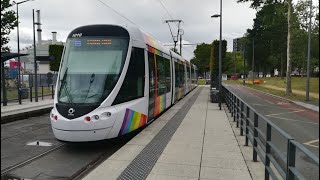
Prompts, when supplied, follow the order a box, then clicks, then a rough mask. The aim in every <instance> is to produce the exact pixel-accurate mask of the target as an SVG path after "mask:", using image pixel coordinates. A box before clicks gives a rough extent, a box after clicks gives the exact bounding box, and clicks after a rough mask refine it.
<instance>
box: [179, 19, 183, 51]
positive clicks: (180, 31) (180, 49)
mask: <svg viewBox="0 0 320 180" xmlns="http://www.w3.org/2000/svg"><path fill="white" fill-rule="evenodd" d="M180 22H181V21H179V30H178V34H180V56H182V32H181V31H180V30H181V29H180Z"/></svg>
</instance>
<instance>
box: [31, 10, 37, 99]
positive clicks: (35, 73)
mask: <svg viewBox="0 0 320 180" xmlns="http://www.w3.org/2000/svg"><path fill="white" fill-rule="evenodd" d="M32 20H33V56H34V86H35V87H34V92H35V97H34V98H35V102H38V78H37V54H36V52H37V51H36V34H35V22H34V9H32Z"/></svg>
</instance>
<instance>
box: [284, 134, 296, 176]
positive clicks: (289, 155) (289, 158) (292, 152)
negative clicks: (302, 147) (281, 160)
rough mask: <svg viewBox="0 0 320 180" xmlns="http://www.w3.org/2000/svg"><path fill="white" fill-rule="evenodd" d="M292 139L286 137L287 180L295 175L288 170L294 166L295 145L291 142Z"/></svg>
mask: <svg viewBox="0 0 320 180" xmlns="http://www.w3.org/2000/svg"><path fill="white" fill-rule="evenodd" d="M292 141H293V140H292V139H288V145H287V146H288V147H287V152H288V153H287V173H286V175H287V177H286V179H288V180H293V179H294V177H295V175H294V174H293V173H292V171H291V170H290V167H295V166H296V146H295V145H294V144H292Z"/></svg>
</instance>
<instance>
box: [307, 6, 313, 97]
mask: <svg viewBox="0 0 320 180" xmlns="http://www.w3.org/2000/svg"><path fill="white" fill-rule="evenodd" d="M309 16H310V17H309V28H308V61H307V84H306V86H307V87H306V101H309V100H310V98H309V91H310V49H311V18H312V0H310V15H309Z"/></svg>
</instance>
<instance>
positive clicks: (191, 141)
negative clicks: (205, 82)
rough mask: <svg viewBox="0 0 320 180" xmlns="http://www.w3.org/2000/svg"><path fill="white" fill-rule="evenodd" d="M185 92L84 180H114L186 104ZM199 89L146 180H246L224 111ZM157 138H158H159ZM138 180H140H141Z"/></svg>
mask: <svg viewBox="0 0 320 180" xmlns="http://www.w3.org/2000/svg"><path fill="white" fill-rule="evenodd" d="M196 91H197V90H195V91H193V92H191V93H190V94H189V95H188V96H186V97H185V98H184V99H182V100H181V101H179V102H178V103H177V104H176V105H175V106H173V107H172V108H171V109H169V110H168V111H167V112H165V113H164V114H163V115H162V116H161V117H159V118H158V119H157V120H156V121H155V122H153V123H152V124H151V125H149V126H148V127H147V128H145V129H144V130H143V131H141V132H140V133H139V134H138V135H137V136H135V137H134V138H133V139H132V140H131V141H129V142H128V143H127V144H126V145H124V146H123V147H122V148H121V149H119V150H118V151H117V152H116V153H115V154H113V155H112V156H111V157H110V158H109V159H107V160H106V161H104V162H103V163H102V164H101V165H99V166H98V167H97V168H96V169H95V170H93V171H92V172H91V173H89V174H88V175H87V176H86V177H85V178H84V179H85V180H91V179H95V180H96V179H117V178H118V177H119V175H120V174H121V173H122V172H123V171H124V170H126V169H127V167H128V165H129V164H130V163H132V161H137V158H136V157H137V155H140V154H139V153H140V152H141V151H143V150H144V149H145V147H146V146H147V145H148V144H149V143H150V142H151V141H152V140H153V138H154V137H155V136H156V135H157V134H158V133H159V131H160V132H161V131H162V128H163V127H164V126H165V125H166V124H167V123H170V121H172V120H175V119H171V118H172V117H175V114H178V113H180V112H179V111H180V108H181V107H183V105H185V104H188V103H192V101H191V97H192V96H193V95H194V94H195V92H196ZM208 95H209V87H208V86H205V88H203V89H202V90H201V93H200V94H199V96H198V97H197V99H196V100H195V102H194V104H193V105H192V106H191V108H190V110H189V111H188V112H187V114H186V115H185V117H184V119H183V121H182V122H181V124H180V126H179V127H178V128H177V130H176V132H175V133H174V134H173V136H172V137H171V139H170V141H169V142H168V144H167V145H166V146H165V149H164V150H163V152H162V153H161V155H160V156H159V158H158V159H157V161H156V162H155V164H150V165H149V166H153V167H152V169H151V171H150V172H149V174H148V176H147V178H146V179H148V180H154V179H165V180H167V179H169V180H170V179H174V180H176V179H178V180H179V179H183V180H185V179H190V180H192V179H194V180H197V179H226V180H227V179H228V180H230V179H237V180H241V179H243V180H247V179H252V178H251V176H250V173H249V170H248V168H247V165H246V163H245V160H244V158H243V155H242V153H241V150H240V148H239V145H238V143H237V140H236V138H235V135H234V133H233V130H232V128H231V126H230V123H229V120H228V117H227V115H226V113H225V111H224V110H219V108H218V105H217V104H212V103H210V102H209V96H208ZM159 134H160V133H159ZM142 179H143V178H142Z"/></svg>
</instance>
